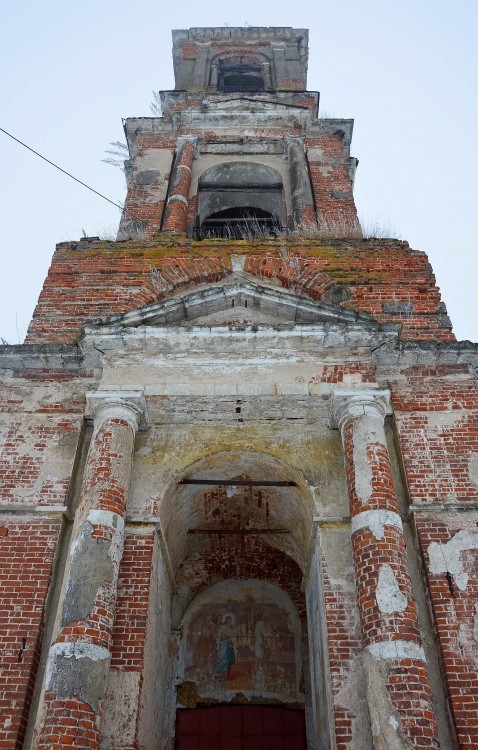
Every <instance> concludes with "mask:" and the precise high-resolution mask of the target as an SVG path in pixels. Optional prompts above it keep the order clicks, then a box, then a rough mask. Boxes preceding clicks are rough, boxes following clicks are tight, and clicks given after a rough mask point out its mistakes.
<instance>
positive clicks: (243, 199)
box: [195, 162, 285, 240]
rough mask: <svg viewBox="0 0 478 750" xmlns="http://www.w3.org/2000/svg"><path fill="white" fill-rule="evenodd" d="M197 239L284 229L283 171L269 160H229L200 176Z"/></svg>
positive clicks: (268, 233) (270, 233)
mask: <svg viewBox="0 0 478 750" xmlns="http://www.w3.org/2000/svg"><path fill="white" fill-rule="evenodd" d="M198 193H199V210H198V216H197V222H196V228H195V237H196V238H197V239H208V238H214V237H218V238H226V239H233V240H235V239H247V238H249V237H251V236H252V237H257V236H261V235H262V236H267V237H270V236H275V235H277V234H278V232H280V231H282V230H283V229H284V227H283V224H284V214H285V211H284V190H283V184H282V177H281V175H280V173H279V172H278V171H277V170H275V169H272V168H271V167H269V166H266V165H265V164H259V163H254V162H226V163H223V164H218V165H216V166H215V167H211V168H210V169H208V170H206V172H204V173H203V174H202V175H201V177H200V178H199V183H198Z"/></svg>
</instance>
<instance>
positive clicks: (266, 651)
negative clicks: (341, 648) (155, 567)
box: [161, 451, 329, 750]
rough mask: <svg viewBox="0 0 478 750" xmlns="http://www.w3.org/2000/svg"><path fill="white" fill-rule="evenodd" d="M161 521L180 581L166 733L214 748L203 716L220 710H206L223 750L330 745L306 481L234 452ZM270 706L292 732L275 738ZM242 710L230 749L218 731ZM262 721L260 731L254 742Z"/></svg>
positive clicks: (188, 475)
mask: <svg viewBox="0 0 478 750" xmlns="http://www.w3.org/2000/svg"><path fill="white" fill-rule="evenodd" d="M161 516H162V519H163V520H162V527H163V531H164V535H165V539H166V541H167V546H168V550H169V555H170V565H171V569H172V571H173V575H174V581H175V591H174V594H173V596H172V607H171V631H170V641H169V642H170V656H171V659H172V661H171V665H172V666H171V677H170V684H171V689H170V693H169V696H168V697H167V704H168V708H167V709H166V710H165V712H164V714H165V722H166V725H165V730H164V733H165V735H166V736H169V737H171V739H172V738H173V737H175V742H176V747H178V748H179V750H191V748H193V747H195V748H202V747H206V745H207V741H206V737H209V735H207V731H208V730H207V725H208V723H207V721H206V719H203V718H201V716H202V715H203V714H201V713H200V712H202V711H206V710H212V709H213V708H216V709H218V711H217V712H216V714H213V713H207V714H206V713H204V716H205V717H207V716H209V717H213V716H216V718H215V719H214V721H215V722H216V724H215V726H216V729H215V730H214V731H215V732H216V735H215V737H216V739H215V740H214V742H215V743H216V744H215V745H214V747H216V745H217V746H218V747H228V750H230V748H232V747H237V748H238V749H239V748H242V747H244V748H245V747H247V748H250V747H261V748H262V747H267V746H270V747H271V748H277V750H279V748H280V750H285V748H287V749H288V750H296V748H297V750H298V748H302V747H304V742H305V739H304V738H305V736H306V734H307V746H308V747H309V748H319V747H320V748H326V747H329V740H328V718H327V716H328V709H327V706H326V703H327V700H326V691H325V682H326V678H325V669H324V663H323V662H324V649H323V646H321V644H320V640H321V638H322V635H321V627H322V626H321V622H320V621H319V620H320V612H319V609H320V608H317V606H316V604H317V590H318V588H320V581H319V571H318V569H316V568H315V567H312V568H311V567H310V565H309V562H310V559H311V555H310V547H311V544H313V543H314V534H313V523H312V518H313V504H312V500H311V497H310V495H309V492H308V488H307V487H306V486H305V485H304V483H303V481H302V480H301V477H300V476H298V475H296V474H294V473H293V472H291V470H290V468H289V467H288V466H287V465H286V464H284V463H283V462H281V461H279V460H277V459H275V458H273V457H271V456H268V455H266V454H263V453H254V452H247V451H243V452H238V451H224V452H222V453H219V454H214V455H212V456H210V457H208V458H205V459H203V460H202V461H199V462H198V463H197V464H195V465H193V466H191V467H190V468H189V469H188V470H187V471H186V472H185V473H184V475H183V476H182V478H180V479H179V481H178V482H177V483H176V484H175V486H174V487H171V489H170V491H169V492H168V493H167V496H166V497H165V498H164V501H163V505H162V510H161ZM312 565H313V566H314V565H316V559H315V558H313V563H312ZM305 571H307V576H306V577H304V572H305ZM309 591H310V592H311V596H310V597H309V596H308V592H309ZM308 598H310V602H312V603H313V605H312V606H309V602H308ZM271 706H272V707H274V708H276V709H277V711H278V712H279V713H280V716H281V717H282V718H280V722H281V723H280V722H279V723H280V726H283V727H285V726H286V720H287V721H290V727H289V728H287V730H286V729H284V731H283V732H282V730H281V732H282V733H281V734H276V735H274V734H271V736H270V737H269V738H268V739H267V742H266V734H265V732H266V730H265V729H264V727H267V726H269V724H270V722H269V718H267V717H270V716H272V714H269V713H266V709H267V710H268V709H271ZM234 707H236V708H237V707H240V709H241V711H240V712H239V713H237V712H236V714H237V716H240V719H237V721H239V722H240V729H237V731H236V730H235V731H236V734H237V736H236V737H235V738H234V743H231V744H228V741H229V740H230V739H231V737H229V736H228V735H227V731H229V730H228V729H225V731H226V735H224V734H223V732H222V729H221V730H219V729H218V726H219V725H220V726H223V724H224V726H225V727H226V726H227V725H228V722H227V720H226V719H225V718H223V717H226V716H227V711H226V709H228V710H229V709H232V708H234ZM219 709H220V711H219ZM249 709H251V713H250V714H249ZM252 709H254V711H255V713H253V712H252ZM279 713H278V714H277V716H279ZM236 714H234V715H236ZM232 715H233V714H231V716H232ZM253 715H254V716H256V719H254V720H253V719H251V720H250V721H251V722H252V723H254V721H256V725H257V727H256V728H257V732H256V735H257V736H256V737H255V738H254V741H252V738H251V737H249V739H248V740H247V742H246V739H245V736H246V735H245V734H244V733H245V732H246V730H245V727H247V726H249V724H248V722H249V716H253ZM217 717H220V718H217ZM236 718H237V717H236ZM218 722H219V724H218ZM221 722H222V723H221ZM268 722H269V723H268ZM168 724H169V726H168ZM288 726H289V725H288ZM301 726H302V727H304V726H306V727H307V732H306V733H305V730H304V731H302V730H301V729H300V727H301ZM248 731H249V730H248ZM267 731H269V730H267ZM204 732H206V734H204ZM261 732H262V739H261V737H260V736H259V735H260V733H261ZM193 733H195V735H194V737H193ZM201 733H202V734H201ZM286 737H288V738H289V739H287V742H286V740H285V739H284V738H286ZM240 742H242V743H243V744H239V743H240ZM260 742H262V743H263V744H262V745H261V744H260ZM204 743H206V744H204ZM218 743H219V744H218ZM220 743H223V744H220ZM244 743H245V744H244ZM251 743H252V744H251ZM254 743H255V744H254ZM267 743H269V744H267ZM271 743H272V744H271ZM284 743H285V744H284ZM287 743H288V744H287ZM301 743H302V744H301ZM207 746H208V747H212V746H213V745H207Z"/></svg>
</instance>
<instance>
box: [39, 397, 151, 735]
mask: <svg viewBox="0 0 478 750" xmlns="http://www.w3.org/2000/svg"><path fill="white" fill-rule="evenodd" d="M88 406H89V408H90V410H91V412H92V414H93V416H94V432H93V437H92V441H91V445H90V449H89V452H88V457H87V462H86V467H85V474H84V479H83V484H82V489H81V495H80V500H79V506H78V511H77V517H76V519H75V525H74V529H73V534H72V543H71V547H70V553H69V560H68V570H67V575H66V584H65V593H64V598H63V607H62V612H61V619H60V623H59V632H58V634H57V636H56V638H55V640H54V642H53V644H52V646H51V648H50V652H49V655H48V662H47V667H46V676H45V685H44V690H45V693H44V697H43V703H42V707H41V711H40V714H39V725H38V727H37V730H36V734H35V740H34V743H33V746H34V748H35V749H36V750H47V748H48V750H60V748H64V747H65V746H74V747H77V748H88V749H89V750H95V749H96V748H98V747H99V724H100V717H101V709H102V699H103V696H104V693H105V690H106V682H107V677H108V671H109V665H110V660H111V641H112V632H113V623H114V616H115V606H116V598H117V581H118V571H119V565H120V562H121V558H122V554H123V545H124V518H125V512H126V500H127V493H128V489H129V484H130V478H131V466H132V456H133V449H134V439H135V434H136V431H137V429H138V424H139V419H140V417H141V414H142V412H143V396H142V394H141V393H139V392H138V393H137V392H130V393H126V392H125V393H124V394H111V393H107V392H105V393H95V394H90V395H89V398H88Z"/></svg>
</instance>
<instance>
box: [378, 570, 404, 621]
mask: <svg viewBox="0 0 478 750" xmlns="http://www.w3.org/2000/svg"><path fill="white" fill-rule="evenodd" d="M375 596H376V599H377V604H378V608H379V609H380V612H383V613H384V614H387V615H391V614H392V613H393V612H404V611H405V610H406V608H407V605H408V601H407V597H406V596H405V595H404V594H402V592H401V591H400V586H399V585H398V581H397V578H396V576H395V573H394V572H393V570H392V568H391V567H390V565H388V564H387V563H385V564H384V565H382V567H381V568H380V570H379V573H378V582H377V588H376V590H375Z"/></svg>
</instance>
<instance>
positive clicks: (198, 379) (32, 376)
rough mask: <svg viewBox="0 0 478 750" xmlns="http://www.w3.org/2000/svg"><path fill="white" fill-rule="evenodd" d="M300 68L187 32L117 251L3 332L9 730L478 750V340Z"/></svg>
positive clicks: (251, 744) (191, 747) (86, 260)
mask: <svg viewBox="0 0 478 750" xmlns="http://www.w3.org/2000/svg"><path fill="white" fill-rule="evenodd" d="M307 54H308V33H307V31H306V30H305V29H292V28H287V27H286V28H255V27H247V28H224V27H221V28H194V29H189V30H180V31H174V32H173V59H174V71H175V88H174V90H172V91H161V92H160V94H159V98H160V100H161V102H162V114H161V116H155V117H151V116H147V117H136V118H129V119H127V120H126V121H125V123H124V129H125V134H126V139H127V143H128V147H129V159H128V161H127V162H126V164H125V170H126V176H127V183H128V192H127V198H126V201H125V206H124V210H123V213H122V218H121V224H120V227H119V233H118V237H117V240H116V241H113V242H111V241H108V242H107V241H102V240H100V239H99V238H98V237H83V238H81V239H79V240H77V241H74V242H62V243H60V244H59V245H57V247H56V250H55V252H54V255H53V258H52V263H51V267H50V271H49V273H48V277H47V279H46V280H45V283H44V287H43V290H42V292H41V295H40V298H39V300H38V304H37V307H36V309H35V312H34V315H33V319H32V321H31V324H30V327H29V331H28V336H27V339H26V342H25V344H24V345H21V346H1V347H0V370H1V373H2V377H3V381H2V386H1V388H0V405H1V410H2V413H1V422H0V425H1V429H2V441H1V442H0V492H1V500H0V603H1V605H2V606H1V608H0V623H1V624H2V634H3V636H4V641H5V644H6V646H5V648H4V650H3V651H2V652H1V653H0V667H1V668H2V670H3V674H2V680H3V683H2V684H1V686H0V705H1V707H2V720H1V721H0V747H5V748H16V750H30V749H32V750H64V748H65V747H78V748H88V750H159V748H161V749H162V750H172V748H175V750H205V748H207V749H208V750H222V749H223V748H227V750H253V748H257V750H259V748H260V749H261V750H264V749H267V748H270V750H272V749H274V750H361V749H362V748H363V749H365V748H367V750H368V749H369V748H374V749H375V750H381V749H382V748H393V749H394V750H411V748H414V749H416V750H430V749H431V748H434V749H435V750H452V748H455V747H457V746H458V745H459V746H460V747H462V748H467V749H468V750H472V748H476V747H478V724H477V713H476V711H477V709H476V706H477V705H478V680H477V663H478V614H477V613H478V533H477V524H478V431H477V427H476V426H477V424H478V389H477V379H476V373H477V372H478V348H477V346H476V344H472V343H470V342H467V341H465V342H457V341H456V340H455V336H454V334H453V331H452V327H451V322H450V320H449V318H448V316H447V314H446V308H445V306H444V303H443V302H442V300H441V297H440V292H439V289H438V288H437V286H436V281H435V277H434V274H433V270H432V268H431V266H430V263H429V262H428V258H427V256H426V255H425V253H423V252H422V251H419V250H414V249H413V248H411V247H410V246H409V245H408V243H407V242H403V241H399V240H397V239H393V238H386V239H384V238H370V237H363V236H362V231H361V228H360V225H359V222H358V219H357V212H356V208H355V203H354V198H353V182H354V175H355V169H356V166H357V160H356V159H355V158H354V157H353V156H351V155H350V145H351V139H352V129H353V121H352V120H350V119H341V118H334V119H323V118H320V117H318V102H319V94H318V93H317V92H313V91H308V90H307V80H306V76H307Z"/></svg>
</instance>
